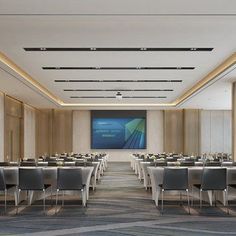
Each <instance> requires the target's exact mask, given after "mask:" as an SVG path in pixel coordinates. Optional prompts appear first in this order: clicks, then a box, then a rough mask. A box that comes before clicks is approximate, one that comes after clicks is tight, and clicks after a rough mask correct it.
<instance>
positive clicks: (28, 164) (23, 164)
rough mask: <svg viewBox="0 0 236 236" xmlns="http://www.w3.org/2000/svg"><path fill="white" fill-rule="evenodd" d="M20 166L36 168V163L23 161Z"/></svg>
mask: <svg viewBox="0 0 236 236" xmlns="http://www.w3.org/2000/svg"><path fill="white" fill-rule="evenodd" d="M20 166H36V162H35V161H23V162H21V163H20Z"/></svg>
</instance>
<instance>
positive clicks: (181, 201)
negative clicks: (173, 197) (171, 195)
mask: <svg viewBox="0 0 236 236" xmlns="http://www.w3.org/2000/svg"><path fill="white" fill-rule="evenodd" d="M179 200H180V206H183V200H182V192H181V191H180V195H179Z"/></svg>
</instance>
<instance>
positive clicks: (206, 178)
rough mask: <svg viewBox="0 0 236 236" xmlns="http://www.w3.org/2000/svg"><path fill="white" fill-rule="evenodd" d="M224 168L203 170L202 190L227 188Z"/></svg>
mask: <svg viewBox="0 0 236 236" xmlns="http://www.w3.org/2000/svg"><path fill="white" fill-rule="evenodd" d="M226 178H227V169H226V168H204V169H203V172H202V181H201V189H202V190H224V189H226V188H227V181H226Z"/></svg>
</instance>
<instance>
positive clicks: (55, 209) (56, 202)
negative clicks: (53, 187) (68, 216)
mask: <svg viewBox="0 0 236 236" xmlns="http://www.w3.org/2000/svg"><path fill="white" fill-rule="evenodd" d="M58 193H59V189H57V191H56V207H55V214H57V201H58Z"/></svg>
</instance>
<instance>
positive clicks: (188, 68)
mask: <svg viewBox="0 0 236 236" xmlns="http://www.w3.org/2000/svg"><path fill="white" fill-rule="evenodd" d="M42 69H43V70H194V69H195V67H191V66H183V67H175V66H167V67H165V66H161V67H77V66H76V67H74V66H62V67H54V66H44V67H42Z"/></svg>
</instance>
